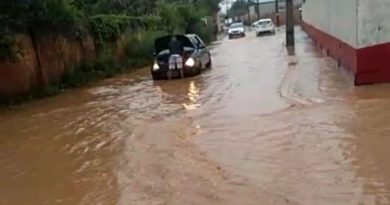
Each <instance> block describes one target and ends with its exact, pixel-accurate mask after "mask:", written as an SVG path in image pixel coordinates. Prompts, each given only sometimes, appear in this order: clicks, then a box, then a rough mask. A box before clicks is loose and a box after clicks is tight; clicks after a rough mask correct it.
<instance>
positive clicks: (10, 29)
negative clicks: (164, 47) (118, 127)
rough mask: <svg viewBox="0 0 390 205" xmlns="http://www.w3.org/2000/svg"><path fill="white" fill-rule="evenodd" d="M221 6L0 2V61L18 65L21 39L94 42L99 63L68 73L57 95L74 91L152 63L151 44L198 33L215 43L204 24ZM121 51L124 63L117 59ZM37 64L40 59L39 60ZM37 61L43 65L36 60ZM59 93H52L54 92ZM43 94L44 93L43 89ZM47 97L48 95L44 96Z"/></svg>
mask: <svg viewBox="0 0 390 205" xmlns="http://www.w3.org/2000/svg"><path fill="white" fill-rule="evenodd" d="M220 1H221V0H12V1H1V2H0V61H9V62H10V61H11V62H17V61H18V59H20V58H21V57H22V56H23V51H22V50H20V49H18V45H15V44H16V41H15V39H16V37H17V35H19V34H23V35H29V36H30V37H31V40H32V43H33V46H34V49H37V48H36V44H37V42H38V40H39V39H45V37H47V35H48V34H54V35H56V34H60V35H62V36H65V37H67V38H73V39H75V40H79V41H80V40H82V39H83V36H85V35H88V36H90V37H93V39H94V43H95V49H96V51H95V55H96V58H95V59H92V60H89V61H88V62H83V63H82V64H81V65H78V66H76V67H75V68H69V69H68V70H70V72H68V73H67V74H66V75H65V76H64V77H63V79H62V81H61V82H60V86H58V85H50V89H48V90H49V91H48V92H47V93H48V94H51V93H54V92H53V90H60V89H62V88H67V87H74V86H79V85H82V84H85V83H87V82H90V81H94V80H96V79H102V78H105V77H107V76H112V75H114V74H115V73H118V72H124V71H126V70H127V69H129V68H134V67H139V66H142V65H145V63H147V62H150V58H151V57H152V56H151V53H152V49H153V40H154V39H155V38H156V37H157V36H161V35H164V34H170V33H174V32H179V33H184V32H191V33H197V34H199V35H200V36H201V37H202V38H204V40H205V41H208V42H209V41H211V39H212V29H210V27H207V26H205V24H204V22H203V21H202V20H201V19H202V18H203V17H206V16H213V15H214V14H216V13H217V12H218V10H219V7H218V5H219V2H220ZM118 47H120V48H123V49H124V51H123V53H124V54H125V57H124V58H125V59H123V58H120V59H118V58H117V57H118V56H115V55H116V54H114V53H115V51H117V48H118ZM37 58H39V57H37ZM38 61H39V60H38ZM53 86H54V87H58V89H53V88H52V87H53ZM43 90H45V89H43ZM40 92H42V91H40ZM43 93H44V92H43Z"/></svg>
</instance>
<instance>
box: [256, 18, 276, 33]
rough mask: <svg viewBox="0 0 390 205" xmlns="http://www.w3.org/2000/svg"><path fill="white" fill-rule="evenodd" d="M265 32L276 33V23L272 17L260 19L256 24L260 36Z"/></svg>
mask: <svg viewBox="0 0 390 205" xmlns="http://www.w3.org/2000/svg"><path fill="white" fill-rule="evenodd" d="M263 33H272V34H275V24H274V23H273V22H272V19H269V18H268V19H260V20H259V21H258V22H257V24H256V36H260V35H261V34H263Z"/></svg>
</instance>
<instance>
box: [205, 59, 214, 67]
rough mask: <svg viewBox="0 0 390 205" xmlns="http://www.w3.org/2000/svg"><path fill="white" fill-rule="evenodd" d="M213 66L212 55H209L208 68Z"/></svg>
mask: <svg viewBox="0 0 390 205" xmlns="http://www.w3.org/2000/svg"><path fill="white" fill-rule="evenodd" d="M212 66H213V62H212V60H211V57H209V62H208V63H207V64H206V68H211V67H212Z"/></svg>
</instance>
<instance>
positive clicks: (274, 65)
mask: <svg viewBox="0 0 390 205" xmlns="http://www.w3.org/2000/svg"><path fill="white" fill-rule="evenodd" d="M283 39H284V35H283V33H282V32H279V33H277V34H276V35H275V36H265V37H262V38H255V37H254V34H253V33H251V34H249V35H248V37H247V38H245V39H237V40H232V41H229V40H225V39H224V40H221V41H219V42H216V43H215V44H214V45H213V50H212V53H213V58H214V68H213V69H212V70H211V71H209V72H206V73H203V74H202V75H201V76H198V77H194V78H189V79H185V80H175V81H161V82H153V81H151V79H150V76H149V73H148V70H147V69H144V70H139V71H136V72H133V73H131V74H127V75H123V76H119V77H116V78H114V79H109V80H106V81H104V82H102V83H99V84H97V85H94V86H90V87H86V88H81V89H76V90H72V91H67V92H66V93H64V94H62V95H59V96H56V97H52V98H48V99H44V100H39V101H35V102H32V103H28V104H26V105H23V106H21V107H20V108H17V109H15V110H14V111H10V112H6V113H1V114H0V204H1V205H3V204H4V205H54V204H59V205H76V204H79V205H115V204H118V205H129V204H132V205H133V204H134V205H160V204H161V205H163V204H166V205H187V204H188V205H191V204H194V205H198V204H202V205H238V204H240V205H252V204H253V205H255V204H256V205H257V204H267V205H272V204H275V205H285V204H301V205H313V204H316V205H329V204H331V205H339V204H340V205H345V204H351V205H352V204H353V205H355V204H367V205H371V204H377V205H381V204H383V205H385V204H390V153H389V152H390V151H388V150H389V149H388V148H389V147H390V137H389V128H390V126H389V125H390V122H389V119H390V92H389V91H390V86H389V85H376V86H368V87H359V88H354V87H353V86H352V82H351V81H350V80H349V78H348V77H347V76H348V75H345V74H343V72H341V71H340V70H339V69H338V68H337V67H336V65H335V62H333V61H332V60H331V59H329V58H326V57H323V56H320V55H319V54H316V53H315V52H314V50H313V48H312V47H311V45H310V41H309V39H308V38H307V37H306V36H305V34H304V33H303V32H302V31H300V30H299V29H298V30H297V51H296V53H297V56H296V57H287V56H286V54H285V50H284V49H283Z"/></svg>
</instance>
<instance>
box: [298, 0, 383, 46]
mask: <svg viewBox="0 0 390 205" xmlns="http://www.w3.org/2000/svg"><path fill="white" fill-rule="evenodd" d="M357 1H358V0H306V3H305V4H304V5H303V7H302V18H303V20H304V21H305V22H306V23H309V24H311V25H313V26H314V27H316V28H317V29H320V30H322V31H324V32H326V33H328V34H330V35H331V36H333V37H336V38H338V39H340V40H341V41H343V42H345V43H347V44H349V45H350V46H352V47H354V48H356V47H357V46H358V43H357V41H358V38H357V32H356V31H357V27H358V26H357V12H356V10H357ZM361 1H366V2H370V1H390V0H361Z"/></svg>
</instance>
